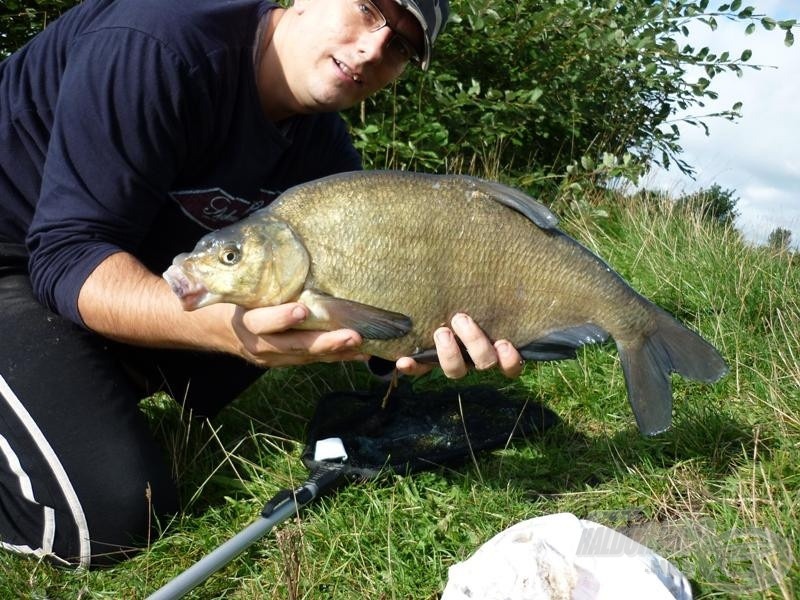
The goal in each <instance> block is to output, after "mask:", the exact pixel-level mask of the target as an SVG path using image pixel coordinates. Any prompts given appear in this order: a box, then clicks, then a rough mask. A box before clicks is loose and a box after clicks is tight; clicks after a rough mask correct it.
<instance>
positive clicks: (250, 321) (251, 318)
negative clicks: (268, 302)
mask: <svg viewBox="0 0 800 600" xmlns="http://www.w3.org/2000/svg"><path fill="white" fill-rule="evenodd" d="M307 316H308V308H307V307H306V306H304V305H302V304H300V303H299V302H292V303H289V304H279V305H277V306H265V307H263V308H252V309H250V310H246V309H243V308H237V310H236V316H235V317H234V318H237V317H238V318H240V319H241V321H242V323H243V324H244V326H245V327H246V328H247V330H248V331H250V332H251V333H254V334H256V335H264V334H269V333H277V332H279V331H286V330H287V329H291V328H292V327H295V326H296V325H299V324H300V323H302V322H303V321H305V319H306V317H307Z"/></svg>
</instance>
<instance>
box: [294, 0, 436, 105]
mask: <svg viewBox="0 0 800 600" xmlns="http://www.w3.org/2000/svg"><path fill="white" fill-rule="evenodd" d="M374 6H377V7H378V8H379V9H380V12H381V13H382V14H383V15H384V16H385V17H386V20H387V21H388V23H389V25H390V27H383V28H381V29H378V30H377V31H370V29H369V27H367V26H365V22H364V17H363V12H364V11H365V10H366V9H368V8H369V6H366V0H363V1H361V2H360V1H359V0H295V3H294V5H293V6H292V7H291V8H290V9H288V10H289V11H294V14H293V15H292V17H293V22H294V26H293V27H292V28H291V32H292V39H286V40H285V42H286V48H284V50H288V52H282V53H281V55H280V60H281V64H282V66H283V69H284V73H285V75H286V79H287V84H288V86H289V89H290V91H291V94H292V95H293V97H294V99H295V101H297V102H298V103H299V104H300V106H301V109H303V112H308V111H335V110H341V109H344V108H349V107H351V106H354V105H355V104H358V103H359V102H360V101H361V100H363V99H364V98H366V97H367V96H369V95H371V94H373V93H375V92H377V91H378V90H380V89H381V88H383V87H384V86H386V85H387V84H388V83H389V82H391V81H392V80H393V79H395V78H396V77H398V76H399V75H400V74H401V73H402V72H403V70H404V68H405V66H406V64H407V61H405V60H402V58H401V57H400V56H398V53H397V40H394V41H392V39H393V36H395V35H396V32H398V33H400V34H401V35H402V36H403V38H404V39H405V40H406V41H407V42H409V43H410V45H411V47H412V48H415V49H421V48H422V46H423V38H422V28H421V26H420V25H419V23H418V22H417V20H416V19H415V18H414V16H413V15H412V14H411V13H410V12H408V11H406V10H405V9H403V8H402V7H401V6H400V5H399V4H397V3H396V2H394V0H374ZM286 16H289V15H286ZM390 42H391V43H390Z"/></svg>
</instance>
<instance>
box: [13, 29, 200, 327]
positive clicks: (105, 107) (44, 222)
mask: <svg viewBox="0 0 800 600" xmlns="http://www.w3.org/2000/svg"><path fill="white" fill-rule="evenodd" d="M74 44H75V45H74V47H73V48H71V50H70V52H69V55H68V61H69V62H68V64H67V65H66V68H65V70H64V74H63V78H62V81H61V86H60V92H59V99H58V103H57V105H56V108H55V114H54V116H53V128H52V134H51V139H50V143H49V146H48V150H47V155H46V159H45V163H44V168H43V173H42V187H41V191H40V198H39V202H38V204H37V207H36V212H35V214H34V217H33V221H32V223H31V226H30V229H29V232H28V238H27V244H28V250H29V253H30V262H29V268H30V276H31V282H32V285H33V289H34V293H35V295H36V296H37V297H38V298H39V300H40V301H41V302H42V303H43V304H45V305H46V306H47V307H49V308H50V309H51V310H54V311H55V312H57V313H59V314H61V315H63V316H65V317H67V318H69V319H71V320H73V321H75V322H76V323H79V324H82V320H81V317H80V314H79V312H78V294H79V292H80V289H81V287H82V285H83V283H84V281H85V280H86V278H87V277H88V276H89V275H90V274H91V272H92V271H93V270H94V269H95V268H96V267H97V265H98V264H100V263H101V262H102V261H103V260H104V259H105V258H107V257H108V256H110V255H111V254H114V253H116V252H119V251H128V252H135V251H136V249H137V248H138V246H139V245H140V244H141V241H142V240H143V239H144V237H145V235H146V233H147V231H148V229H149V227H150V225H151V223H152V221H153V220H154V218H155V216H156V214H157V213H158V211H159V209H160V207H161V205H162V203H163V202H164V201H165V198H166V193H165V192H166V190H168V189H169V185H170V183H171V181H172V180H173V178H174V177H175V174H176V172H177V170H178V169H179V165H181V164H182V163H183V162H185V161H186V160H187V155H188V148H190V147H191V146H193V145H197V144H198V143H202V142H201V141H200V140H197V139H192V130H191V128H190V127H189V126H188V125H187V124H188V123H192V119H193V118H195V117H192V115H197V114H202V111H204V110H206V111H208V110H210V109H209V107H208V106H207V104H208V102H209V100H208V94H203V93H202V92H201V91H200V90H196V89H194V90H193V89H191V88H192V86H193V85H195V84H194V83H193V80H192V73H191V69H190V68H189V67H187V66H186V65H185V64H183V63H182V62H181V60H180V59H179V58H178V57H177V56H176V55H175V54H174V53H173V52H171V51H170V49H169V48H168V47H166V46H165V45H164V44H163V43H161V42H158V41H156V40H154V39H152V38H150V37H148V36H147V35H146V34H143V33H140V32H137V31H133V30H129V29H124V28H114V29H109V30H102V31H96V32H93V33H88V34H84V35H83V36H81V37H80V38H79V39H78V40H76V41H75V42H74ZM186 98H192V102H191V103H188V102H187V101H186ZM206 114H209V113H206Z"/></svg>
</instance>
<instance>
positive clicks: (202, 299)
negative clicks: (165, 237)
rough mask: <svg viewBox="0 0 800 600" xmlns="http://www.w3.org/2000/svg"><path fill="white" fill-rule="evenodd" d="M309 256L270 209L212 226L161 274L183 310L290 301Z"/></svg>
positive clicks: (298, 290) (299, 286)
mask: <svg viewBox="0 0 800 600" xmlns="http://www.w3.org/2000/svg"><path fill="white" fill-rule="evenodd" d="M309 265H310V259H309V255H308V252H307V251H306V249H305V247H304V246H303V243H302V241H300V239H299V237H298V236H297V234H295V232H294V231H293V230H292V228H291V227H290V226H289V225H288V224H287V223H285V222H284V221H281V220H280V219H277V218H275V217H273V216H272V215H270V214H263V213H261V214H260V213H254V214H253V215H251V216H250V217H247V218H246V219H243V220H242V221H239V222H238V223H235V224H233V225H229V226H227V227H224V228H222V229H219V230H217V231H213V232H211V233H209V234H207V235H205V236H203V238H201V239H200V241H199V242H198V243H197V245H196V246H195V248H194V250H192V251H191V252H189V253H184V254H179V255H178V256H176V257H175V258H174V259H173V261H172V265H171V266H170V267H169V268H168V269H167V270H166V271H165V272H164V275H163V277H164V279H165V280H166V281H167V283H169V285H170V287H171V288H172V291H173V292H174V293H175V295H176V296H178V298H179V299H180V301H181V304H182V305H183V308H184V310H194V309H196V308H201V307H203V306H208V305H209V304H216V303H218V302H229V303H233V304H238V305H239V306H243V307H245V308H256V307H259V306H274V305H276V304H283V303H284V302H289V301H291V300H295V299H296V298H297V297H298V296H299V295H300V293H301V292H302V290H303V286H304V283H305V280H306V277H307V275H308V270H309Z"/></svg>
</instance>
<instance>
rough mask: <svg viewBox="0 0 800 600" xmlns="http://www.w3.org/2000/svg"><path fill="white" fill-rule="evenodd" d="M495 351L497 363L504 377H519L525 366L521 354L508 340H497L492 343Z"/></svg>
mask: <svg viewBox="0 0 800 600" xmlns="http://www.w3.org/2000/svg"><path fill="white" fill-rule="evenodd" d="M494 348H495V350H496V351H497V365H498V367H499V368H500V371H501V372H502V373H503V375H505V376H506V377H512V378H513V377H519V375H520V373H522V368H523V367H524V366H525V363H524V361H523V360H522V356H521V355H520V353H519V352H518V351H517V349H516V348H514V346H513V345H512V344H511V342H509V341H508V340H498V341H496V342H495V343H494Z"/></svg>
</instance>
